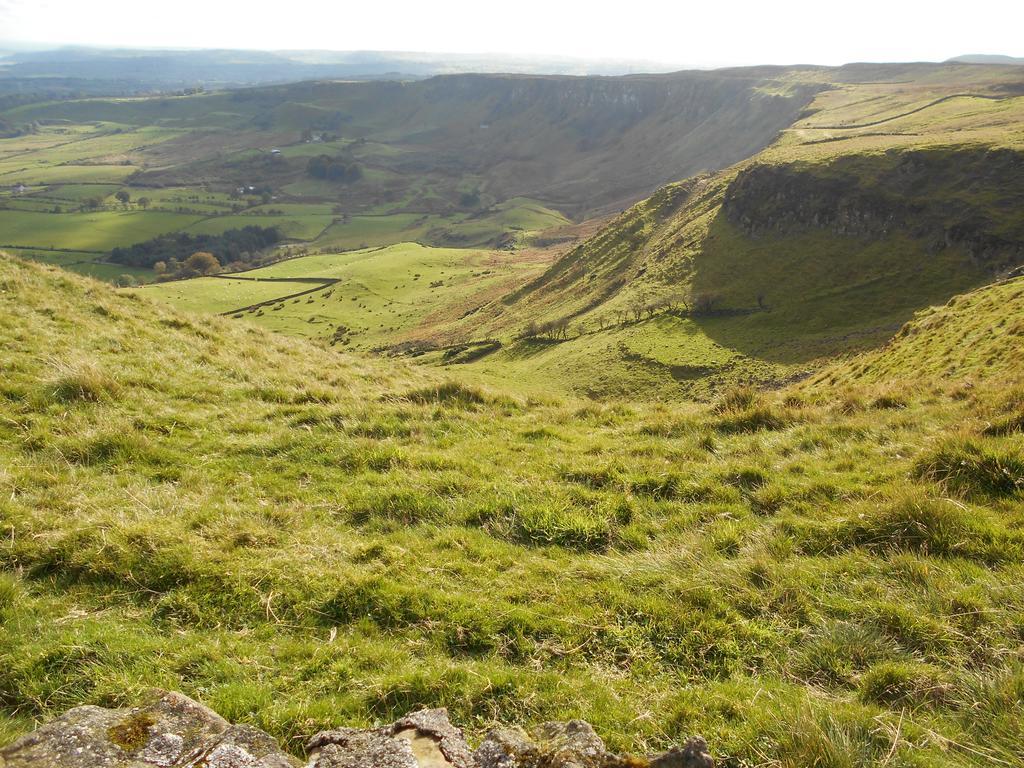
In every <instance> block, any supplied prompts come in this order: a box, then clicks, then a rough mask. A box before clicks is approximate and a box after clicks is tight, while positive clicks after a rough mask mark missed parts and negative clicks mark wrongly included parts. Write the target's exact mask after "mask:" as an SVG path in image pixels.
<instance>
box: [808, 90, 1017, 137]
mask: <svg viewBox="0 0 1024 768" xmlns="http://www.w3.org/2000/svg"><path fill="white" fill-rule="evenodd" d="M1007 98H1011V97H1008V96H989V95H986V94H981V93H953V94H950V95H949V96H943V97H942V98H941V99H935V101H930V102H928V103H927V104H923V105H922V106H920V107H915V108H914V109H911V110H909V111H907V112H901V113H900V114H898V115H893V116H891V117H883V118H882V119H881V120H872V121H871V122H869V123H857V124H856V125H809V126H806V128H805V129H804V130H808V129H811V130H823V131H848V130H854V129H856V128H872V127H874V126H876V125H882V124H884V123H889V122H892V121H893V120H899V119H900V118H901V117H908V116H909V115H915V114H917V113H918V112H923V111H924V110H926V109H931V108H932V107H935V106H938V105H939V104H942V103H943V102H946V101H951V100H952V99H988V100H989V101H1005V100H1006V99H1007Z"/></svg>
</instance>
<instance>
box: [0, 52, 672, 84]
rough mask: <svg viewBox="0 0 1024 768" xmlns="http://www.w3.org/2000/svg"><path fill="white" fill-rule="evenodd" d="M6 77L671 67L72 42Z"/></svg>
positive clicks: (204, 79) (283, 76)
mask: <svg viewBox="0 0 1024 768" xmlns="http://www.w3.org/2000/svg"><path fill="white" fill-rule="evenodd" d="M0 63H2V64H3V65H4V66H0V78H4V79H28V78H74V79H76V80H80V81H84V80H94V81H108V82H110V83H126V82H127V83H135V84H137V85H138V86H139V87H143V88H175V87H177V88H180V87H189V86H197V85H203V86H206V87H222V86H225V85H259V84H266V83H281V82H289V81H297V80H315V79H332V78H345V79H358V80H367V79H374V80H379V79H416V78H424V77H431V76H433V75H442V74H457V73H466V72H482V73H487V72H505V73H518V74H548V75H625V74H634V73H639V72H669V71H672V70H674V69H679V67H678V66H673V65H668V64H665V63H663V62H654V61H623V60H596V59H595V60H588V59H574V58H569V57H527V56H512V55H501V54H479V55H477V54H457V53H451V54H448V53H417V52H402V51H240V50H198V51H194V50H187V51H178V50H147V49H109V48H81V47H66V48H57V49H52V50H42V51H21V52H14V53H11V54H9V55H8V56H7V58H6V59H3V58H0Z"/></svg>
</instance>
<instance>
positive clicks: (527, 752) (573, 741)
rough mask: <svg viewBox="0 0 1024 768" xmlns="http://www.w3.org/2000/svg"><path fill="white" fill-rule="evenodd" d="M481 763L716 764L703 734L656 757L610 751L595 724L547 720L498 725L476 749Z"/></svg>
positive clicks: (591, 767) (663, 767) (493, 766)
mask: <svg viewBox="0 0 1024 768" xmlns="http://www.w3.org/2000/svg"><path fill="white" fill-rule="evenodd" d="M474 758H475V759H476V768H714V765H715V762H714V760H713V759H712V758H711V755H710V753H709V752H708V745H707V742H706V741H704V739H702V738H701V737H699V736H697V737H694V738H692V739H689V740H688V741H687V742H686V743H685V744H684V745H683V746H682V747H673V748H672V749H671V750H669V751H668V752H665V753H664V754H661V755H658V756H656V757H651V758H643V757H629V756H624V755H618V754H615V753H613V752H609V751H608V750H607V748H606V747H605V744H604V742H603V741H602V740H601V737H600V736H598V735H597V734H596V733H595V732H594V729H593V728H591V726H590V724H589V723H586V722H584V721H582V720H570V721H569V722H567V723H544V724H543V725H541V726H539V727H537V728H535V729H534V730H533V731H532V732H530V733H527V732H526V731H524V730H522V729H521V728H496V729H494V730H492V731H491V732H490V733H488V734H487V737H486V738H485V739H484V741H483V742H482V743H481V744H480V746H479V747H478V748H477V750H476V752H475V753H474Z"/></svg>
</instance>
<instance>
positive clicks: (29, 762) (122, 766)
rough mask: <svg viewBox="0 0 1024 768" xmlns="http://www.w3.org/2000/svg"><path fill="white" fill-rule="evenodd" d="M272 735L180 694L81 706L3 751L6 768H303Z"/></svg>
mask: <svg viewBox="0 0 1024 768" xmlns="http://www.w3.org/2000/svg"><path fill="white" fill-rule="evenodd" d="M300 764H301V763H300V761H298V760H296V759H295V758H293V757H291V756H289V755H287V754H285V753H284V752H282V751H281V750H280V748H279V746H278V744H277V742H276V741H275V740H274V739H272V738H271V737H270V736H268V735H267V734H265V733H263V731H260V730H258V729H256V728H252V727H251V726H247V725H231V724H230V723H229V722H228V721H227V720H225V719H224V718H222V717H221V716H220V715H218V714H217V713H216V712H214V711H213V710H211V709H208V708H206V707H204V706H203V705H202V704H199V703H197V702H195V701H193V700H192V699H190V698H188V697H187V696H182V695H181V694H179V693H167V692H163V691H160V692H154V694H153V695H152V696H151V697H150V698H149V700H148V701H146V702H145V703H144V704H143V705H142V706H139V707H133V708H131V709H104V708H102V707H93V706H85V707H76V708H74V709H72V710H70V711H68V712H66V713H65V714H64V715H62V716H61V717H59V718H57V719H56V720H54V721H53V722H51V723H47V724H46V725H44V726H43V727H41V728H40V729H39V730H37V731H35V732H33V733H30V734H29V735H27V736H24V737H23V738H21V739H19V740H18V741H16V742H14V743H13V744H11V745H10V746H8V747H5V748H4V749H2V750H0V768H144V767H145V766H156V767H157V768H179V767H180V768H185V767H186V766H187V767H188V768H193V766H194V767H195V768H199V766H202V767H203V768H296V767H297V766H299V765H300Z"/></svg>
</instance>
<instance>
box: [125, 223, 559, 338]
mask: <svg viewBox="0 0 1024 768" xmlns="http://www.w3.org/2000/svg"><path fill="white" fill-rule="evenodd" d="M543 266H544V264H543V263H537V262H535V261H531V260H530V259H528V258H524V257H523V256H521V255H518V254H515V253H511V252H506V251H473V250H467V249H457V248H432V247H429V246H423V245H419V244H416V243H403V244H400V245H393V246H386V247H379V248H370V249H365V250H359V251H350V252H346V253H335V254H320V255H315V256H305V257H300V258H294V259H288V260H286V261H282V262H279V263H277V264H273V265H271V266H269V267H263V268H261V269H255V270H249V271H247V272H244V273H239V274H238V275H237V276H230V275H228V276H224V277H222V278H220V277H217V278H215V277H207V278H201V279H198V280H187V281H178V282H169V283H158V284H154V285H149V286H146V287H144V288H140V289H139V292H140V293H141V294H143V295H146V296H151V297H154V298H159V299H161V300H164V301H168V302H170V303H171V304H173V305H175V306H178V307H181V308H184V309H188V310H192V311H200V312H212V313H217V314H234V315H235V316H237V317H244V318H245V319H247V320H249V321H251V322H254V323H256V324H258V325H261V326H263V327H265V328H269V329H271V330H276V331H280V332H282V333H286V334H288V335H292V336H304V337H307V338H314V339H321V340H324V341H334V342H336V343H340V344H342V345H343V346H346V347H351V348H352V349H362V350H369V349H374V348H376V347H379V346H384V345H392V344H397V343H399V342H402V341H404V340H407V339H411V338H415V339H417V340H419V341H431V340H436V339H435V334H438V333H439V332H443V331H444V330H445V329H446V326H447V324H448V323H450V322H451V321H452V320H456V319H458V318H459V317H460V316H462V315H464V314H466V313H468V312H471V311H472V310H473V309H475V308H476V307H478V306H479V305H480V304H482V303H484V302H487V301H490V300H492V299H493V297H494V296H496V295H502V294H503V293H504V292H505V291H507V290H508V289H509V286H512V285H518V284H520V283H522V282H524V281H525V280H526V279H528V278H529V276H531V275H535V274H537V273H538V272H539V270H540V269H542V268H543ZM303 280H305V281H307V282H301V281H303ZM317 280H319V281H321V283H322V285H321V286H319V287H317V284H316V282H315V281H317ZM310 281H313V282H310ZM299 292H307V293H306V294H305V295H303V296H298V297H293V298H282V299H281V300H280V301H275V300H274V299H275V298H277V297H287V296H290V295H291V294H294V293H299ZM256 305H261V306H256ZM233 310H237V312H234V311H233Z"/></svg>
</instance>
